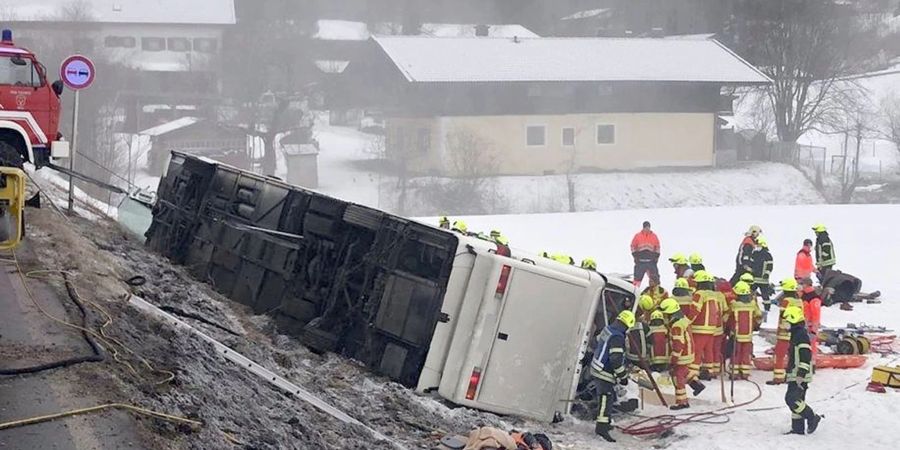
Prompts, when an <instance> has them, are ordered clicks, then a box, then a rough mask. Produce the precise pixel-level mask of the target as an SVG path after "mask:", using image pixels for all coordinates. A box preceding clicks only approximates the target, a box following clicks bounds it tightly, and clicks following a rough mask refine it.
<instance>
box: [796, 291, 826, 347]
mask: <svg viewBox="0 0 900 450" xmlns="http://www.w3.org/2000/svg"><path fill="white" fill-rule="evenodd" d="M802 282H803V289H802V290H801V291H800V299H801V300H803V317H804V319H805V322H806V328H807V329H808V330H809V345H810V347H811V348H812V361H813V365H815V363H816V355H818V354H819V328H821V326H822V299H821V298H820V297H819V293H818V292H816V288H814V287H813V285H812V284H813V283H812V279H810V278H809V277H806V278H804V279H803V281H802Z"/></svg>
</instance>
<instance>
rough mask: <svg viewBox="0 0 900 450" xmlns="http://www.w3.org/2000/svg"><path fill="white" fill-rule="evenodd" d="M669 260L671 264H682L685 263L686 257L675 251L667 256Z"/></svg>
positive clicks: (686, 261)
mask: <svg viewBox="0 0 900 450" xmlns="http://www.w3.org/2000/svg"><path fill="white" fill-rule="evenodd" d="M669 262H671V263H672V264H684V265H687V263H688V259H687V258H686V257H685V256H684V254H683V253H676V254H674V255H672V256H670V257H669Z"/></svg>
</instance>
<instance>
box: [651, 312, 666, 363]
mask: <svg viewBox="0 0 900 450" xmlns="http://www.w3.org/2000/svg"><path fill="white" fill-rule="evenodd" d="M649 340H650V370H652V371H654V372H667V371H668V370H669V357H670V355H669V333H668V330H667V329H666V320H665V316H664V315H663V313H662V311H660V310H659V309H654V310H653V312H651V313H650V336H649Z"/></svg>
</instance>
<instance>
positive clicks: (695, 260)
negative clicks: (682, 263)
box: [688, 253, 703, 265]
mask: <svg viewBox="0 0 900 450" xmlns="http://www.w3.org/2000/svg"><path fill="white" fill-rule="evenodd" d="M688 260H689V261H690V262H691V265H694V264H703V257H702V256H700V254H699V253H691V257H690V258H689V259H688Z"/></svg>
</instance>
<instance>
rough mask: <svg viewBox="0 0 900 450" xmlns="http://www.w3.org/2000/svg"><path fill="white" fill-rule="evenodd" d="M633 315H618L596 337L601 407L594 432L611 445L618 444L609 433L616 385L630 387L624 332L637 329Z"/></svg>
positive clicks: (595, 368) (593, 369)
mask: <svg viewBox="0 0 900 450" xmlns="http://www.w3.org/2000/svg"><path fill="white" fill-rule="evenodd" d="M635 322H636V320H635V317H634V313H633V312H631V311H628V310H625V311H622V312H621V313H619V315H618V317H616V320H614V321H613V322H612V323H611V324H609V325H607V326H606V327H605V328H603V331H601V332H600V334H599V335H598V336H597V347H596V348H595V349H594V358H593V359H592V360H591V375H592V376H593V377H594V378H597V397H598V398H599V399H600V406H599V409H598V411H597V423H596V425H595V427H594V432H595V433H597V434H598V435H599V436H600V437H602V438H603V439H605V440H606V441H608V442H616V440H615V439H613V438H612V436H610V435H609V432H610V431H611V430H612V421H611V420H610V417H609V407H610V406H611V405H612V403H613V401H614V400H615V398H614V397H615V386H616V383H618V384H621V385H623V386H625V385H627V384H628V372H627V371H626V370H625V332H626V330H628V329H630V328H632V327H634V324H635Z"/></svg>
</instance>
